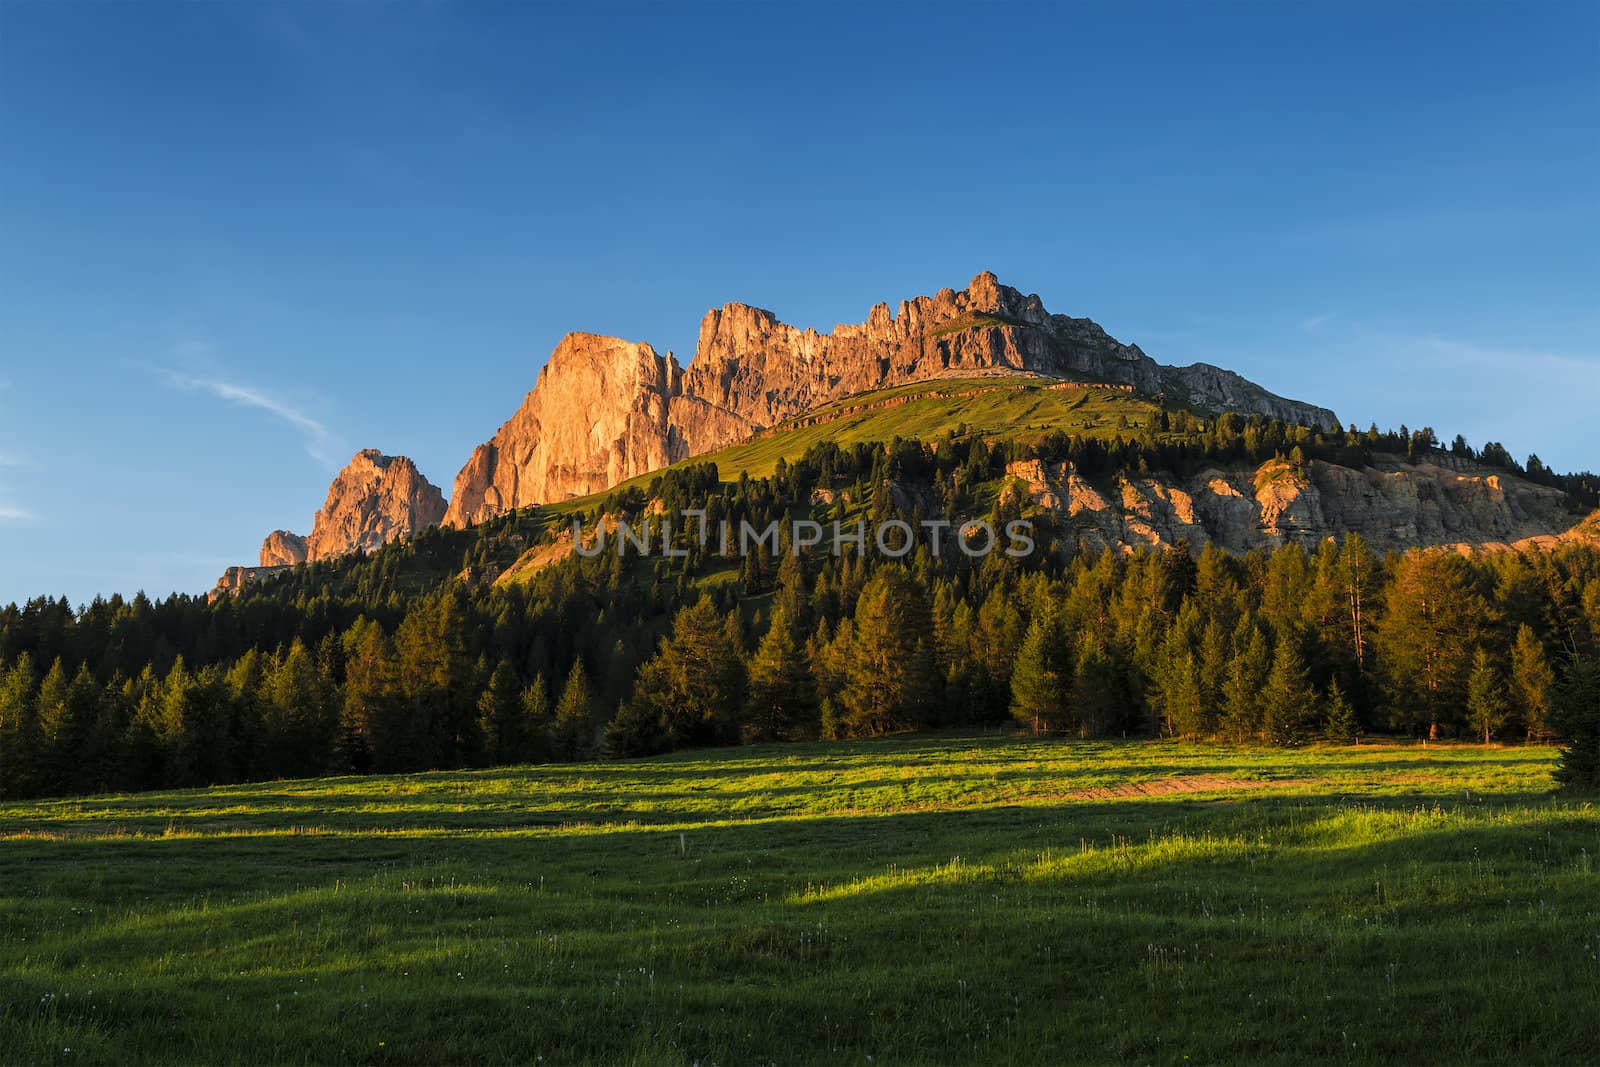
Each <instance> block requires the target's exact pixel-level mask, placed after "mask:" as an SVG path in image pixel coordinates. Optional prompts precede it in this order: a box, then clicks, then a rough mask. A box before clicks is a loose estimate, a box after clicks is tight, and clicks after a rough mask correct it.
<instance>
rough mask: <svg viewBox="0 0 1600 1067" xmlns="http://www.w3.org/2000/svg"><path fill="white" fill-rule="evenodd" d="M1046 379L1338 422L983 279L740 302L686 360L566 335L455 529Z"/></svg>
mask: <svg viewBox="0 0 1600 1067" xmlns="http://www.w3.org/2000/svg"><path fill="white" fill-rule="evenodd" d="M1006 372H1010V373H1035V374H1043V375H1048V376H1053V377H1062V378H1079V379H1082V378H1086V379H1089V380H1092V381H1096V382H1108V383H1118V384H1124V385H1127V386H1130V387H1132V388H1134V389H1136V390H1138V391H1139V392H1142V393H1146V394H1149V395H1160V394H1166V395H1169V396H1173V397H1175V398H1177V399H1180V400H1182V401H1183V402H1186V403H1190V404H1194V405H1197V406H1201V407H1206V408H1211V409H1214V410H1218V411H1239V412H1255V413H1260V414H1263V415H1268V416H1271V417H1273V418H1278V419H1282V420H1284V421H1286V422H1293V423H1301V424H1306V425H1318V426H1335V425H1337V424H1338V419H1337V417H1336V416H1335V415H1334V413H1333V412H1331V411H1329V410H1328V409H1326V408H1321V407H1316V406H1314V405H1310V404H1304V403H1301V402H1299V401H1294V400H1286V399H1284V398H1283V397H1280V396H1277V395H1275V394H1273V393H1270V392H1268V391H1267V390H1265V389H1263V388H1261V387H1260V386H1258V385H1255V384H1254V383H1252V382H1249V381H1246V380H1245V379H1244V378H1241V377H1239V376H1238V375H1237V374H1233V373H1232V372H1230V371H1225V370H1221V369H1219V368H1217V367H1212V366H1209V365H1206V364H1195V365H1193V366H1189V367H1165V366H1162V365H1161V364H1158V363H1157V362H1156V361H1155V360H1153V359H1151V358H1150V357H1149V356H1147V355H1145V354H1144V353H1143V352H1142V351H1140V350H1139V348H1138V346H1136V345H1124V344H1122V343H1121V342H1119V341H1117V340H1116V339H1115V338H1113V337H1111V336H1110V335H1109V334H1107V333H1106V332H1105V331H1104V330H1102V329H1101V328H1100V327H1099V326H1097V325H1096V324H1095V323H1093V322H1091V321H1090V320H1088V319H1075V318H1071V317H1069V316H1066V315H1052V314H1051V313H1050V312H1049V311H1047V310H1046V309H1045V307H1044V304H1043V302H1041V301H1040V299H1039V297H1038V296H1024V295H1023V294H1022V293H1021V292H1019V291H1018V290H1016V289H1012V288H1010V287H1009V286H1004V285H1001V284H1000V283H999V281H998V280H997V279H996V278H995V276H994V275H993V274H990V273H987V272H985V273H983V274H979V275H978V276H977V277H976V278H974V279H973V280H972V282H971V284H970V285H968V286H967V288H965V289H963V290H960V291H959V292H958V291H955V290H951V289H943V290H941V291H940V292H939V293H937V294H936V295H934V296H919V297H916V298H915V299H913V300H908V301H902V302H901V304H900V305H899V309H898V311H897V312H896V313H894V314H891V313H890V310H889V306H888V305H887V304H879V305H878V306H876V307H874V308H873V309H872V311H871V313H870V314H869V315H868V316H867V320H866V321H865V322H863V323H859V324H855V325H841V326H837V327H835V328H834V330H833V332H831V333H819V332H818V331H816V330H810V329H807V330H802V329H799V328H797V327H794V326H790V325H788V324H787V323H784V322H780V321H779V320H778V318H777V316H775V315H774V314H773V313H772V312H770V311H764V310H762V309H760V308H754V307H750V306H748V305H746V304H728V305H725V306H724V307H722V308H719V309H715V310H713V311H711V312H709V313H708V314H707V315H706V316H705V319H704V320H703V321H702V322H701V324H700V339H699V344H698V345H697V347H696V349H695V356H694V359H693V361H692V362H691V363H690V365H689V369H688V370H687V371H684V370H683V369H681V368H680V367H679V365H678V363H677V361H676V360H675V359H674V358H673V357H672V354H671V353H668V354H667V355H666V356H665V357H662V356H658V355H657V354H656V353H655V351H654V350H653V349H652V348H651V347H650V346H649V345H647V344H640V343H636V342H629V341H623V340H619V339H617V338H612V337H598V336H595V335H593V334H569V335H568V336H567V337H565V338H564V339H563V340H562V341H561V343H560V344H559V345H558V346H557V347H556V350H555V352H554V353H553V354H552V355H551V357H550V361H549V363H548V364H546V366H545V368H544V370H543V371H541V372H540V375H539V379H538V382H537V383H536V384H535V386H534V388H533V391H532V392H530V393H529V394H528V395H527V397H526V399H524V401H523V403H522V406H521V407H520V408H519V409H518V410H517V412H516V413H515V414H514V415H513V416H512V417H511V418H510V419H509V420H508V421H507V422H506V423H505V424H504V425H503V426H501V427H500V430H499V432H497V433H496V434H495V436H494V438H493V439H492V440H490V441H488V442H486V443H485V444H483V445H480V446H478V448H477V449H476V450H474V452H473V454H472V457H471V458H470V459H469V460H468V461H467V463H466V465H465V466H464V467H462V469H461V472H460V473H459V474H458V475H457V476H456V482H455V488H454V490H453V492H452V494H451V504H450V510H449V513H448V514H447V515H446V516H445V523H446V524H447V525H451V526H464V525H468V524H470V523H474V522H481V521H482V520H484V519H486V518H489V517H492V516H493V515H496V514H499V513H501V512H503V511H506V510H510V509H513V508H519V507H525V506H527V505H530V504H539V503H546V502H549V501H555V500H562V499H565V498H568V497H573V496H582V495H585V494H587V493H592V492H597V491H599V490H602V489H605V488H608V487H610V486H612V485H615V484H616V483H617V482H619V481H623V480H626V479H628V478H631V477H634V476H635V475H638V474H643V473H646V472H647V471H651V470H654V469H656V468H657V467H662V466H666V465H667V464H669V463H672V462H676V461H677V460H680V459H683V458H685V457H687V456H693V455H699V454H701V453H704V452H709V451H712V450H714V449H717V448H720V447H722V446H723V445H726V444H729V443H731V442H733V441H736V440H739V439H741V438H743V437H747V436H749V435H751V434H753V433H756V432H759V431H760V430H763V429H765V428H767V427H771V426H774V425H776V424H777V423H779V422H782V421H784V420H785V419H789V418H793V417H795V416H797V415H800V414H801V413H803V412H805V411H807V410H809V409H811V408H813V407H816V406H817V405H819V404H824V403H827V402H829V401H832V400H837V399H839V398H841V397H845V396H849V395H851V394H854V393H860V392H865V391H868V390H872V389H880V388H884V387H887V386H894V385H900V384H903V383H907V382H915V381H922V380H931V379H935V378H941V377H952V376H964V375H976V374H991V373H1006Z"/></svg>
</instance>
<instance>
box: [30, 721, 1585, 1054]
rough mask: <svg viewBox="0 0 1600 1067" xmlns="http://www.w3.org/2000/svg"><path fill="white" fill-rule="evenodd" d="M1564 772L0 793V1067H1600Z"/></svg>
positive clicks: (934, 742) (937, 760) (1401, 765)
mask: <svg viewBox="0 0 1600 1067" xmlns="http://www.w3.org/2000/svg"><path fill="white" fill-rule="evenodd" d="M1553 762H1554V759H1553V753H1552V752H1551V751H1550V750H1549V749H1545V748H1516V749H1495V748H1489V749H1485V748H1478V747H1472V748H1466V747H1451V746H1437V745H1435V746H1428V747H1420V746H1362V747H1359V748H1336V747H1326V746H1323V747H1317V748H1314V749H1311V750H1300V751H1283V750H1273V749H1262V748H1235V747H1228V746H1212V747H1198V748H1197V747H1183V746H1178V745H1174V744H1161V743H1144V744H1130V743H1119V742H1107V743H1070V744H1069V743H1060V742H1050V741H1031V740H1005V739H998V738H993V737H990V738H913V739H902V740H894V741H880V742H876V743H862V744H855V745H842V744H810V745H787V746H766V747H754V748H748V749H743V750H739V751H733V752H725V753H721V754H708V753H685V754H681V755H679V756H675V757H665V758H659V759H651V760H643V761H624V762H619V763H609V764H580V765H568V766H559V767H540V768H527V767H516V768H503V769H499V770H490V771H479V772H451V773H438V774H421V775H406V776H398V777H390V778H343V779H332V780H322V781H290V782H274V783H265V784H260V785H244V786H234V787H227V788H217V789H210V790H197V791H189V792H171V793H157V794H147V795H143V796H131V797H130V796H106V797H88V798H79V799H73V800H69V801H58V802H47V801H38V802H10V803H7V804H4V805H0V916H3V921H0V1061H4V1062H7V1063H46V1062H67V1063H91V1064H111V1063H116V1064H136V1063H171V1062H184V1063H246V1062H248V1063H326V1062H342V1063H373V1064H404V1063H467V1062H471V1063H536V1062H540V1061H541V1060H542V1061H543V1062H546V1063H676V1064H687V1063H691V1062H698V1063H727V1064H741V1063H774V1062H776V1063H807V1062H826V1063H863V1064H865V1063H869V1062H870V1063H874V1064H900V1063H930V1062H950V1061H952V1060H955V1061H967V1062H984V1063H1004V1062H1030V1063H1046V1062H1049V1063H1069V1062H1070V1063H1078V1062H1091V1063H1113V1062H1127V1063H1141V1064H1143V1063H1156V1064H1175V1065H1176V1064H1184V1063H1254V1062H1262V1063H1306V1062H1340V1063H1344V1062H1352V1063H1392V1062H1404V1063H1449V1064H1461V1063H1480V1062H1483V1063H1490V1062H1500V1063H1506V1062H1541V1063H1552V1062H1583V1061H1587V1060H1589V1059H1591V1058H1592V1055H1593V1051H1594V1045H1593V1021H1592V1020H1593V1005H1594V1003H1595V1000H1596V997H1597V996H1600V967H1597V966H1596V963H1595V958H1594V951H1595V945H1594V900H1595V898H1596V874H1595V870H1594V856H1595V853H1596V851H1597V849H1600V840H1597V838H1596V831H1595V826H1596V819H1595V811H1594V809H1593V807H1592V806H1590V805H1585V804H1582V803H1576V802H1567V801H1560V800H1553V799H1550V798H1549V797H1548V796H1547V795H1546V791H1547V790H1548V788H1549V785H1550V768H1551V766H1552V765H1553ZM68 1050H70V1051H68Z"/></svg>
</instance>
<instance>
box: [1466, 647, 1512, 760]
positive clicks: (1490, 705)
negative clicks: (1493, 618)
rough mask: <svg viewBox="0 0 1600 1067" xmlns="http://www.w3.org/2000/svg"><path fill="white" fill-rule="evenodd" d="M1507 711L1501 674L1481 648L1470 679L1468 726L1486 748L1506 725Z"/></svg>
mask: <svg viewBox="0 0 1600 1067" xmlns="http://www.w3.org/2000/svg"><path fill="white" fill-rule="evenodd" d="M1506 710H1507V708H1506V698H1505V691H1504V689H1503V687H1502V685H1501V682H1500V672H1499V671H1497V670H1495V669H1494V664H1493V663H1491V662H1490V661H1489V653H1487V652H1485V651H1484V650H1483V649H1481V648H1480V649H1478V651H1477V653H1476V654H1475V655H1474V656H1473V657H1472V674H1471V675H1470V676H1468V678H1467V726H1468V727H1469V728H1470V729H1471V730H1472V731H1473V732H1474V733H1477V734H1481V735H1482V736H1483V743H1484V744H1486V745H1487V744H1488V743H1489V741H1490V740H1491V739H1492V738H1493V737H1494V733H1495V731H1496V730H1499V729H1500V728H1501V727H1502V726H1504V725H1505V722H1506Z"/></svg>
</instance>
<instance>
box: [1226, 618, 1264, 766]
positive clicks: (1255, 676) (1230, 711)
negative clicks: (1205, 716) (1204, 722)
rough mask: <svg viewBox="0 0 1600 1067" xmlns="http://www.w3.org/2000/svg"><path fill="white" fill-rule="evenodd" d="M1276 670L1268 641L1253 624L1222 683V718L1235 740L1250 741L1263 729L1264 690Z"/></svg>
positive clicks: (1235, 650)
mask: <svg viewBox="0 0 1600 1067" xmlns="http://www.w3.org/2000/svg"><path fill="white" fill-rule="evenodd" d="M1271 670H1272V657H1271V654H1270V653H1269V652H1268V651H1267V640H1266V638H1265V637H1264V636H1263V635H1262V633H1261V631H1260V629H1259V628H1257V627H1256V626H1254V625H1253V624H1251V625H1250V626H1249V633H1248V634H1247V635H1246V636H1244V637H1243V639H1242V641H1241V642H1239V644H1238V647H1236V648H1235V649H1234V654H1233V658H1232V659H1231V660H1230V661H1229V663H1228V680H1227V681H1226V682H1224V683H1223V686H1222V705H1223V707H1222V721H1223V726H1224V728H1225V729H1226V730H1227V732H1228V734H1229V736H1230V737H1232V738H1233V740H1235V741H1248V740H1250V739H1251V738H1254V737H1259V736H1260V735H1261V732H1262V717H1263V708H1262V691H1263V690H1264V689H1265V688H1266V685H1267V675H1268V674H1270V673H1271Z"/></svg>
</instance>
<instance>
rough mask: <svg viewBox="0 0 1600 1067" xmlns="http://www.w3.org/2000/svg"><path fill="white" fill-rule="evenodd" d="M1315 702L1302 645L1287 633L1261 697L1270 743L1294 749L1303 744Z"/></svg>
mask: <svg viewBox="0 0 1600 1067" xmlns="http://www.w3.org/2000/svg"><path fill="white" fill-rule="evenodd" d="M1315 700H1316V694H1315V692H1314V691H1313V690H1312V688H1311V682H1310V680H1309V679H1308V677H1307V675H1306V664H1305V659H1304V657H1303V656H1301V654H1300V647H1299V642H1298V641H1296V640H1295V639H1294V637H1293V636H1292V635H1291V634H1288V633H1285V634H1283V635H1281V636H1280V637H1279V638H1278V647H1277V650H1276V651H1275V652H1274V653H1273V657H1272V670H1271V672H1269V673H1268V675H1267V685H1266V688H1265V689H1264V690H1263V691H1262V694H1261V726H1262V732H1263V734H1264V735H1265V736H1266V740H1267V742H1268V743H1269V744H1274V745H1293V744H1297V743H1298V742H1299V741H1301V740H1302V739H1303V737H1304V734H1305V725H1306V722H1307V721H1308V720H1309V718H1310V716H1311V713H1312V707H1313V704H1314V702H1315Z"/></svg>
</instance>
